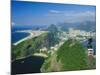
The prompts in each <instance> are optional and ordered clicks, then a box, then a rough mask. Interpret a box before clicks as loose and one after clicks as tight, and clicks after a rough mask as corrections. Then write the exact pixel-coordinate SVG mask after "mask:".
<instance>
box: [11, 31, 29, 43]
mask: <svg viewBox="0 0 100 75" xmlns="http://www.w3.org/2000/svg"><path fill="white" fill-rule="evenodd" d="M28 35H29V33H24V32H13V33H12V43H15V42H17V41H19V40H20V39H22V38H24V37H27V36H28Z"/></svg>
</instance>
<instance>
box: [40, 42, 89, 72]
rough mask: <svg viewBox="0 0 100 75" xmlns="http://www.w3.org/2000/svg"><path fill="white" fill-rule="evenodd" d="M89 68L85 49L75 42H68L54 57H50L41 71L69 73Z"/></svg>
mask: <svg viewBox="0 0 100 75" xmlns="http://www.w3.org/2000/svg"><path fill="white" fill-rule="evenodd" d="M87 68H88V61H87V55H86V52H85V49H84V48H83V46H82V45H81V44H80V43H79V42H78V41H75V40H68V41H66V42H65V43H64V44H63V45H62V46H61V47H60V48H59V49H58V50H57V52H55V53H54V54H53V55H51V56H50V57H48V58H47V59H46V60H45V63H44V64H43V66H42V68H41V71H42V72H50V71H69V70H84V69H87Z"/></svg>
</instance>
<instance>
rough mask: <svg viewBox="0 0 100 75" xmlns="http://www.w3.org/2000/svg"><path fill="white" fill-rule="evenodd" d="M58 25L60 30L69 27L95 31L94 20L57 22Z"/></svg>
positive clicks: (65, 29)
mask: <svg viewBox="0 0 100 75" xmlns="http://www.w3.org/2000/svg"><path fill="white" fill-rule="evenodd" d="M58 26H59V27H60V28H61V30H64V31H67V30H68V29H69V28H75V29H80V30H85V31H93V32H95V31H96V22H95V21H83V22H78V23H67V22H64V23H59V24H58Z"/></svg>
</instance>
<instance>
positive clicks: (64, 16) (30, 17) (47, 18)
mask: <svg viewBox="0 0 100 75" xmlns="http://www.w3.org/2000/svg"><path fill="white" fill-rule="evenodd" d="M11 5H12V9H11V10H12V17H11V18H12V22H11V24H12V25H14V26H17V25H19V26H20V25H21V26H24V25H25V26H32V25H50V24H57V23H62V22H66V23H75V22H82V21H95V17H96V7H95V6H89V5H75V4H56V3H42V2H23V1H12V4H11Z"/></svg>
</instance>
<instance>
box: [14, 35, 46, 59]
mask: <svg viewBox="0 0 100 75" xmlns="http://www.w3.org/2000/svg"><path fill="white" fill-rule="evenodd" d="M46 36H47V33H44V34H42V35H40V36H38V37H35V38H32V39H29V40H26V41H23V42H21V43H20V44H18V45H17V46H12V59H17V58H21V57H25V56H28V55H31V54H33V53H34V51H38V49H39V48H41V47H42V45H46V43H45V39H46Z"/></svg>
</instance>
